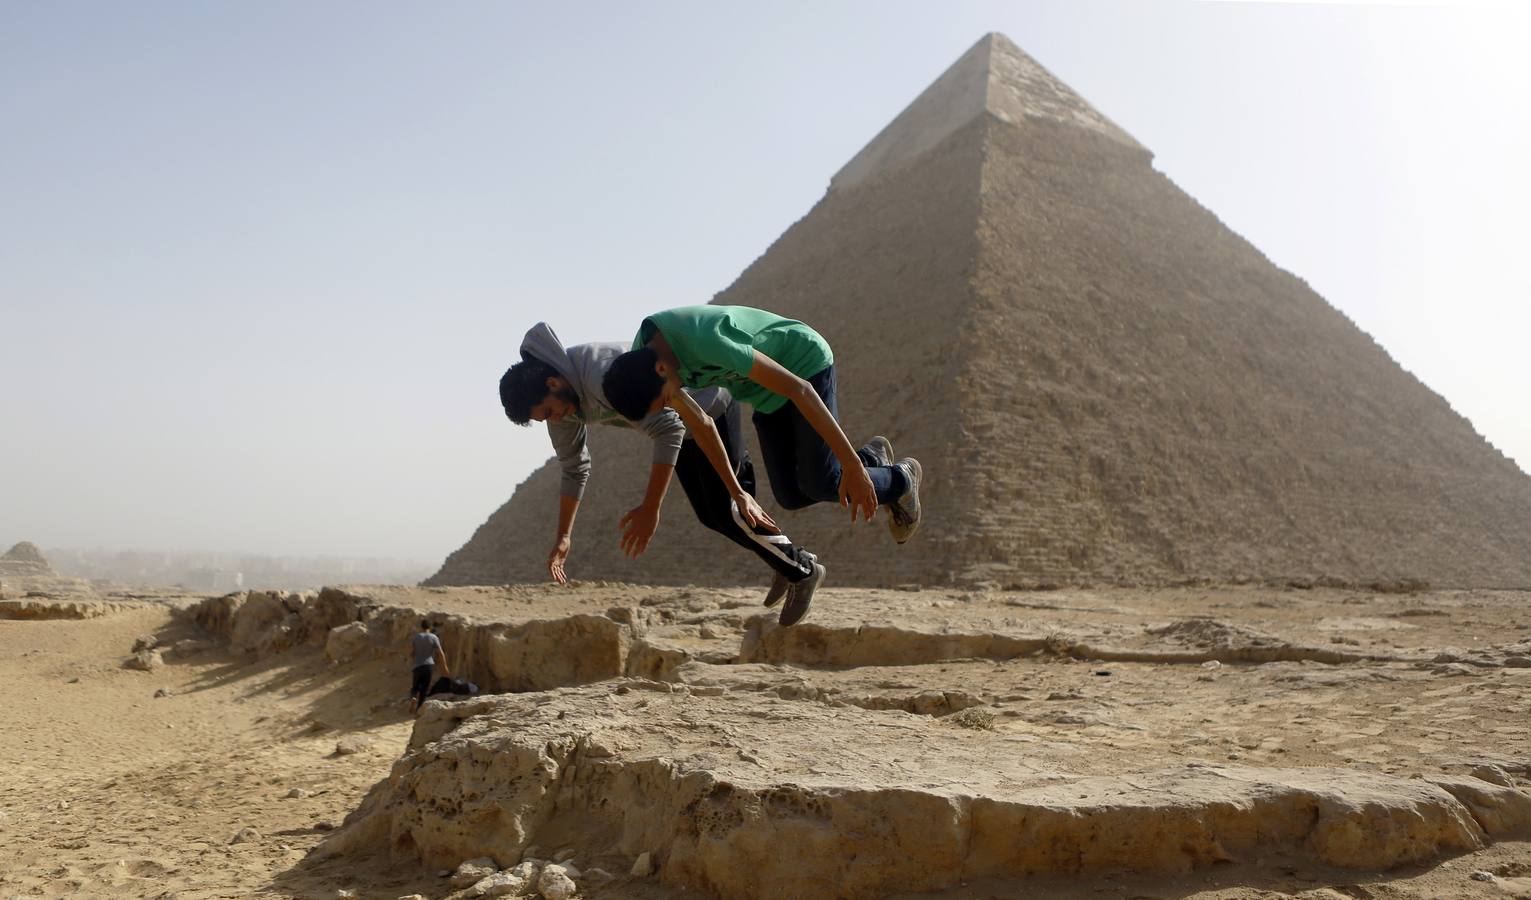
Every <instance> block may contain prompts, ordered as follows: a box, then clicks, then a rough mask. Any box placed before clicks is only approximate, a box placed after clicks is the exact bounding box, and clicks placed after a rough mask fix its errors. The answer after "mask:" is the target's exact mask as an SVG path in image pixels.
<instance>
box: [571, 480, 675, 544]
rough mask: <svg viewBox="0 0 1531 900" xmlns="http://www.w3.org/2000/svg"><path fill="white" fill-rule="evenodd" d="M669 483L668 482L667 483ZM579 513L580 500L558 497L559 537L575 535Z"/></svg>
mask: <svg viewBox="0 0 1531 900" xmlns="http://www.w3.org/2000/svg"><path fill="white" fill-rule="evenodd" d="M667 483H668V482H667ZM578 512H579V498H578V497H570V496H569V495H568V494H561V495H559V497H558V536H559V537H561V538H562V537H568V536H569V535H571V534H573V533H574V516H575V514H576V513H578Z"/></svg>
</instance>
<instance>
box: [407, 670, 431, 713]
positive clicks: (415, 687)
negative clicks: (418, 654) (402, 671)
mask: <svg viewBox="0 0 1531 900" xmlns="http://www.w3.org/2000/svg"><path fill="white" fill-rule="evenodd" d="M435 671H436V666H435V664H433V663H426V664H425V665H423V666H415V672H414V681H413V682H412V683H411V684H410V686H409V695H410V696H411V697H416V698H418V699H419V700H420V702H421V703H424V702H425V693H426V691H429V690H430V689H431V675H432V674H433V673H434V672H435Z"/></svg>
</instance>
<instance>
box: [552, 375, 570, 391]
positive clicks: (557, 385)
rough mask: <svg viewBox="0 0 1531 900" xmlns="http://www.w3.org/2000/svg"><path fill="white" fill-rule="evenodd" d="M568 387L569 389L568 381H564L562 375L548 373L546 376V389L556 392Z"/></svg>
mask: <svg viewBox="0 0 1531 900" xmlns="http://www.w3.org/2000/svg"><path fill="white" fill-rule="evenodd" d="M568 389H569V382H567V381H564V380H563V377H562V376H559V375H549V376H548V390H549V391H551V392H553V393H555V394H556V393H558V392H560V391H566V390H568Z"/></svg>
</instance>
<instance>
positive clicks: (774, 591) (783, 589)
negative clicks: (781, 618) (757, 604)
mask: <svg viewBox="0 0 1531 900" xmlns="http://www.w3.org/2000/svg"><path fill="white" fill-rule="evenodd" d="M791 586H792V582H790V581H788V580H787V576H785V575H783V574H782V573H780V572H777V573H776V577H775V578H773V579H771V587H770V589H769V590H767V591H766V598H765V605H766V608H767V609H770V608H771V607H773V606H775V605H776V604H778V603H780V602H781V598H783V597H785V596H787V588H790V587H791Z"/></svg>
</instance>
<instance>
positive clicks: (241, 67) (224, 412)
mask: <svg viewBox="0 0 1531 900" xmlns="http://www.w3.org/2000/svg"><path fill="white" fill-rule="evenodd" d="M988 31H1001V32H1004V33H1005V34H1007V35H1008V36H1009V37H1010V38H1011V39H1012V40H1014V41H1015V42H1016V43H1017V44H1018V45H1019V46H1020V47H1021V48H1022V49H1023V50H1025V51H1026V52H1027V53H1029V54H1030V55H1032V56H1033V57H1035V58H1036V59H1037V60H1038V61H1039V62H1041V63H1042V64H1043V65H1044V66H1046V67H1048V68H1049V69H1050V70H1052V71H1053V72H1054V73H1056V74H1057V75H1058V76H1059V77H1060V78H1061V79H1062V80H1063V81H1065V82H1067V83H1068V84H1070V85H1071V86H1072V87H1074V88H1075V89H1077V90H1078V91H1079V92H1080V93H1081V94H1082V95H1083V96H1084V97H1085V99H1087V100H1088V101H1089V102H1090V103H1091V104H1093V105H1094V106H1095V107H1096V108H1097V109H1099V110H1100V111H1101V112H1103V113H1104V114H1105V115H1107V116H1109V117H1110V118H1111V119H1112V120H1113V121H1115V122H1116V123H1117V124H1118V125H1120V126H1121V127H1122V128H1124V129H1125V130H1126V131H1128V132H1129V133H1131V134H1132V135H1133V136H1134V137H1135V138H1137V139H1138V140H1139V141H1140V142H1141V143H1142V144H1144V145H1145V146H1146V147H1148V148H1149V149H1150V150H1152V151H1154V152H1155V154H1156V160H1155V166H1156V168H1158V169H1159V170H1160V171H1162V172H1164V173H1166V174H1167V175H1168V176H1169V177H1170V178H1171V179H1173V180H1174V181H1175V182H1176V184H1178V185H1179V186H1181V187H1182V188H1184V189H1185V190H1186V191H1187V192H1189V193H1190V194H1191V195H1192V196H1193V197H1195V198H1196V199H1197V200H1198V201H1200V202H1201V203H1202V204H1203V205H1205V206H1206V207H1207V208H1209V209H1210V210H1212V212H1214V213H1215V214H1216V215H1218V217H1219V218H1221V219H1222V220H1223V221H1224V222H1226V223H1227V224H1228V225H1229V226H1230V227H1231V228H1233V230H1235V231H1236V232H1238V233H1239V234H1241V235H1242V236H1243V237H1245V238H1246V239H1248V240H1249V241H1250V242H1251V243H1253V244H1254V245H1255V246H1256V247H1258V248H1260V249H1261V250H1262V251H1263V252H1264V253H1265V254H1266V255H1267V256H1269V257H1270V259H1271V260H1272V261H1273V262H1275V263H1276V264H1277V265H1279V266H1281V267H1282V268H1284V269H1287V270H1289V271H1291V272H1293V273H1294V274H1296V275H1297V276H1299V277H1301V278H1303V279H1305V280H1307V281H1308V282H1309V283H1310V284H1311V285H1312V286H1313V287H1314V288H1315V290H1317V291H1318V292H1319V293H1320V294H1321V295H1323V296H1324V297H1325V299H1326V300H1328V301H1329V302H1330V303H1331V304H1333V305H1334V306H1336V307H1337V308H1338V309H1340V310H1341V311H1342V312H1344V313H1345V314H1346V315H1347V316H1349V317H1350V318H1351V319H1352V320H1353V321H1355V322H1356V324H1357V325H1358V326H1359V327H1361V328H1362V329H1363V330H1364V331H1366V332H1367V333H1369V334H1370V335H1372V336H1373V337H1374V338H1375V339H1376V340H1377V341H1378V343H1380V344H1381V345H1382V346H1383V347H1384V348H1385V349H1387V351H1388V352H1389V353H1390V354H1391V355H1392V356H1393V358H1394V359H1396V360H1398V362H1399V363H1400V364H1401V365H1403V367H1404V368H1406V369H1407V370H1409V371H1410V372H1412V373H1413V374H1415V375H1416V376H1417V377H1419V378H1420V379H1421V380H1422V381H1423V382H1424V383H1425V384H1426V385H1428V386H1429V387H1430V388H1431V389H1433V390H1435V391H1436V392H1437V393H1439V394H1441V395H1442V396H1444V397H1445V398H1446V400H1447V401H1448V402H1450V403H1451V405H1452V406H1453V408H1455V409H1456V410H1457V411H1458V412H1460V413H1462V414H1463V415H1465V416H1467V417H1468V418H1469V419H1470V420H1471V421H1472V422H1473V424H1474V426H1475V427H1476V429H1477V430H1478V431H1479V432H1480V433H1481V434H1483V435H1484V436H1485V437H1486V438H1487V439H1488V440H1489V441H1490V442H1491V443H1492V444H1493V445H1494V446H1495V447H1497V448H1498V449H1499V450H1500V451H1502V452H1504V453H1505V454H1506V455H1508V456H1510V457H1511V458H1513V459H1515V460H1517V462H1518V463H1519V465H1520V467H1521V469H1522V470H1527V469H1531V417H1528V416H1526V415H1525V413H1524V400H1523V394H1524V392H1525V389H1526V388H1527V387H1528V386H1531V378H1528V377H1527V370H1526V368H1525V365H1524V364H1523V363H1522V362H1521V358H1522V356H1523V353H1522V352H1521V350H1520V347H1519V344H1520V343H1521V340H1522V335H1524V334H1525V333H1527V326H1528V325H1531V312H1527V308H1526V307H1527V304H1526V302H1525V301H1526V299H1527V297H1531V274H1528V273H1527V272H1526V271H1525V270H1524V268H1523V267H1521V266H1520V265H1519V263H1518V251H1519V247H1518V244H1519V242H1520V241H1519V239H1520V235H1521V233H1522V232H1523V226H1522V225H1521V224H1520V217H1521V210H1523V209H1524V208H1526V206H1527V205H1528V203H1531V172H1528V171H1527V170H1526V168H1525V166H1524V163H1523V161H1524V159H1526V158H1531V121H1528V118H1527V117H1526V116H1525V115H1524V110H1525V109H1527V108H1531V62H1528V61H1527V60H1526V59H1525V58H1524V54H1523V53H1522V52H1521V50H1520V48H1521V47H1523V46H1524V44H1525V43H1526V40H1527V39H1528V38H1531V11H1528V10H1526V9H1524V8H1518V7H1516V6H1514V5H1510V4H1482V3H1474V4H1437V5H1424V6H1418V5H1408V6H1402V5H1376V4H1252V3H1191V2H1184V3H1181V2H1173V3H1172V2H1165V3H1116V2H1084V3H1032V4H1015V3H958V4H946V5H940V6H936V5H927V4H913V3H891V4H883V5H879V6H878V7H876V8H875V9H874V8H872V7H865V6H857V5H849V4H847V5H834V6H830V7H828V8H819V7H818V6H813V5H808V4H801V5H788V6H786V7H775V6H773V7H772V8H770V9H757V8H753V7H749V6H741V5H730V4H721V5H718V4H706V5H703V4H675V3H670V4H656V5H648V6H644V7H642V8H634V7H629V6H624V5H619V4H614V3H613V4H580V5H565V6H560V7H557V8H552V7H532V6H529V5H510V4H506V5H498V4H465V5H461V6H453V7H450V8H445V9H431V10H426V9H424V8H417V7H410V6H406V5H403V4H384V5H374V4H355V3H337V4H326V5H324V6H322V7H311V6H307V5H302V4H296V3H273V4H262V5H259V6H242V7H241V6H227V7H205V8H199V7H186V6H172V5H169V4H161V5H148V6H135V7H132V8H128V7H119V6H114V5H108V4H82V5H75V6H67V7H53V6H42V5H24V4H10V5H6V6H0V114H3V115H4V117H5V120H6V121H7V122H8V123H12V124H13V126H14V131H13V133H14V134H15V135H19V136H20V139H19V140H11V141H7V142H5V144H4V145H3V146H0V160H3V162H4V165H3V166H0V196H4V197H6V198H7V200H6V202H4V203H3V204H0V305H3V310H4V319H3V320H0V321H4V322H5V324H6V333H7V337H8V340H7V341H6V342H5V350H4V352H3V354H0V377H3V379H4V383H5V384H6V385H7V389H6V397H5V400H4V401H3V405H0V423H3V424H4V434H5V436H6V440H4V441H3V442H0V448H3V449H0V467H3V470H4V472H5V473H6V474H5V476H4V478H3V481H0V545H3V546H9V545H10V544H11V543H14V542H15V541H19V540H30V541H33V542H34V543H36V544H38V545H39V546H42V547H44V548H48V547H68V548H84V547H96V546H104V547H115V548H123V549H141V550H175V549H183V550H209V551H226V552H236V553H250V554H264V555H272V556H283V555H290V556H337V557H339V556H354V557H365V556H371V557H396V558H401V559H407V560H434V561H436V562H438V563H439V561H440V560H441V559H442V558H443V557H445V555H446V554H447V553H449V552H450V551H452V550H453V549H455V548H456V547H457V546H458V545H460V544H461V543H462V542H463V541H464V540H466V539H467V537H468V536H469V535H470V534H471V533H472V531H473V529H474V528H475V527H476V526H477V525H478V524H479V523H480V522H482V521H483V519H484V518H485V517H486V516H487V515H489V513H490V512H492V511H493V510H494V509H495V508H497V507H498V506H499V505H500V504H501V503H503V502H504V500H505V499H506V498H507V497H509V495H510V493H511V491H512V490H513V489H514V486H515V485H516V484H517V483H518V482H519V481H521V480H522V479H524V478H525V477H526V476H527V475H529V474H530V473H531V471H532V470H533V469H534V468H535V467H536V466H538V465H540V464H541V463H542V462H543V461H544V460H545V459H546V458H547V457H548V456H549V455H550V454H549V450H548V444H547V440H546V436H545V434H544V433H543V431H542V429H540V428H532V429H517V428H514V427H513V426H511V425H509V424H508V423H507V422H506V421H505V419H504V416H503V414H502V413H501V412H500V410H499V408H498V405H497V402H496V400H495V395H494V384H495V381H496V380H497V379H498V376H499V373H500V372H501V371H502V370H503V369H504V367H505V366H506V365H508V364H509V363H510V362H512V361H513V360H514V358H515V351H516V347H517V346H518V344H519V341H520V337H521V335H522V333H523V332H524V331H525V330H526V328H527V327H528V326H529V325H531V324H532V323H533V322H535V321H538V320H539V319H546V320H547V321H549V322H550V323H551V324H552V325H553V326H554V328H555V329H557V330H558V331H559V332H560V334H561V335H562V336H563V337H564V338H565V339H566V340H568V341H570V342H575V341H585V340H596V339H604V340H624V339H627V338H628V337H630V335H631V333H632V331H633V330H634V328H635V326H636V324H637V322H638V320H639V319H640V318H641V317H642V316H643V315H644V314H645V313H647V312H651V311H653V310H655V309H660V308H664V307H667V306H675V305H682V304H687V303H702V302H706V301H707V300H709V299H710V298H711V297H712V295H713V294H714V293H715V292H717V291H719V290H722V289H723V288H725V287H726V286H727V285H728V284H729V283H730V282H731V281H732V280H733V279H734V277H736V276H737V275H738V274H739V272H740V271H742V270H743V269H744V267H745V266H747V265H748V264H749V263H750V262H751V261H752V260H753V259H754V258H755V257H756V256H758V255H759V254H761V253H763V252H764V251H765V249H766V248H767V247H768V246H769V245H770V243H771V241H773V240H774V239H775V238H776V237H777V236H778V235H779V234H780V233H781V232H782V231H783V230H785V229H786V228H787V227H788V226H789V225H790V224H791V223H792V222H793V221H795V220H796V219H797V218H799V217H801V216H802V215H803V214H805V213H806V212H807V211H808V209H809V208H810V207H811V206H812V204H813V203H814V202H815V201H816V200H817V199H818V198H819V197H820V196H822V194H823V191H824V190H825V187H826V185H827V184H828V181H829V177H830V176H831V175H832V174H833V173H834V172H835V171H836V170H837V169H838V168H839V167H840V166H841V165H842V164H844V163H845V162H846V161H847V160H849V159H850V158H851V157H852V156H853V155H854V154H855V153H856V151H857V150H859V149H860V148H861V147H862V146H863V145H864V144H865V143H866V142H867V141H869V140H870V139H871V138H872V137H873V135H875V134H876V133H877V131H878V130H879V129H881V128H882V126H883V125H885V124H886V123H887V122H888V121H890V120H891V119H892V118H893V117H894V116H896V115H897V114H898V112H899V111H900V110H901V109H902V108H903V107H904V105H905V104H907V103H908V102H910V101H911V100H913V99H914V97H915V96H916V95H918V94H919V92H920V91H921V90H923V89H924V87H925V86H926V85H927V84H928V83H929V82H930V81H931V80H932V79H934V78H935V77H936V76H937V75H938V74H939V73H940V72H941V71H942V70H943V69H945V67H946V66H947V65H949V64H950V63H951V62H952V61H954V60H955V59H956V58H957V57H958V56H959V55H960V54H961V53H962V52H963V51H964V50H966V49H967V48H968V47H969V46H970V45H971V44H972V43H973V42H974V41H975V40H977V39H978V38H979V37H980V36H981V35H982V34H984V33H986V32H988ZM873 314H875V311H869V315H873ZM600 471H601V470H600V460H596V473H595V480H594V481H593V482H592V490H596V489H601V490H620V491H628V492H631V493H633V494H634V496H635V501H636V497H637V495H639V494H641V491H642V486H641V485H625V484H616V485H612V484H607V483H604V482H602V481H601V480H600ZM677 502H679V503H681V505H680V506H675V505H674V504H675V503H677ZM666 512H667V514H668V515H683V514H686V512H685V508H684V500H683V499H680V498H677V497H674V496H672V497H671V498H670V501H669V502H668V503H667V504H666ZM551 528H552V519H551V516H550V520H549V529H550V530H551ZM662 528H663V526H661V529H662ZM607 532H610V539H611V540H616V534H617V532H616V529H615V523H599V522H581V534H580V538H579V539H580V540H582V541H594V540H601V539H604V536H605V534H606V533H607ZM545 537H546V536H545V535H537V536H535V539H534V540H533V542H532V543H533V546H532V548H531V549H530V550H529V552H538V553H545V548H543V544H544V543H546V541H545V540H544V538H545ZM659 539H663V531H662V530H661V532H660V537H659Z"/></svg>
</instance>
